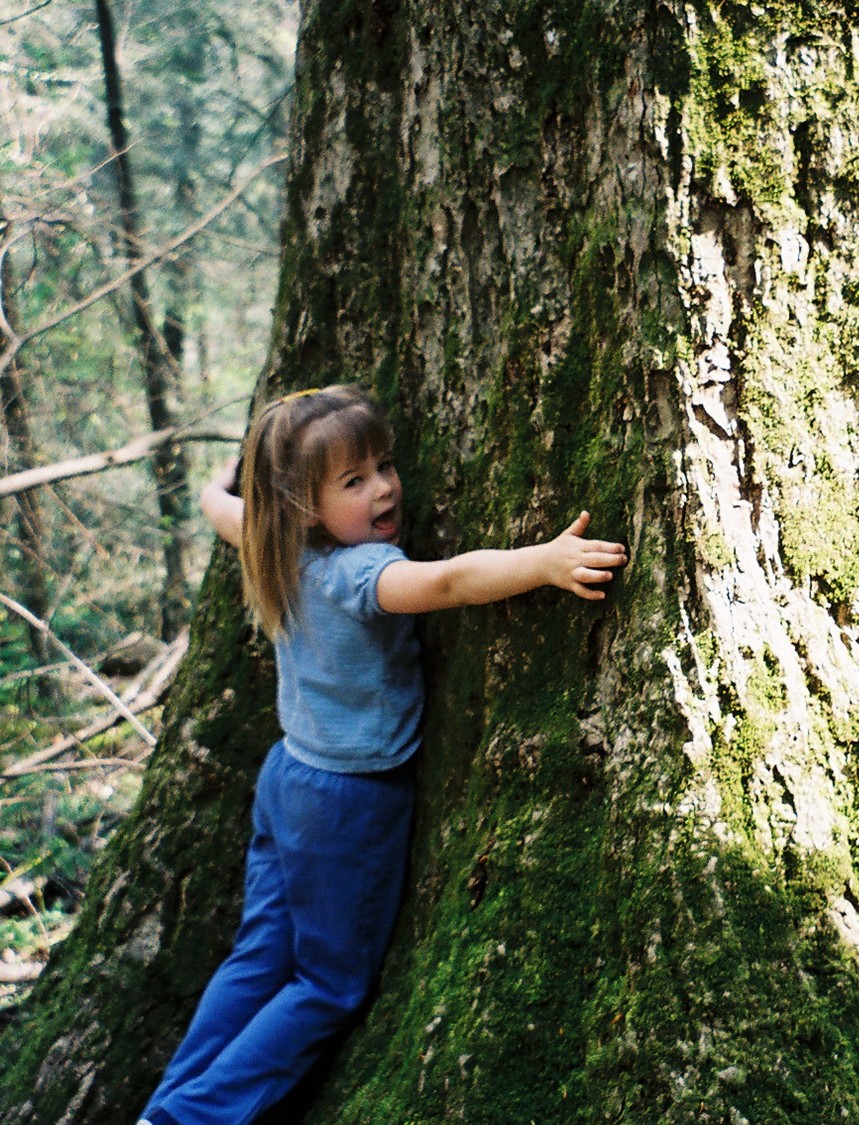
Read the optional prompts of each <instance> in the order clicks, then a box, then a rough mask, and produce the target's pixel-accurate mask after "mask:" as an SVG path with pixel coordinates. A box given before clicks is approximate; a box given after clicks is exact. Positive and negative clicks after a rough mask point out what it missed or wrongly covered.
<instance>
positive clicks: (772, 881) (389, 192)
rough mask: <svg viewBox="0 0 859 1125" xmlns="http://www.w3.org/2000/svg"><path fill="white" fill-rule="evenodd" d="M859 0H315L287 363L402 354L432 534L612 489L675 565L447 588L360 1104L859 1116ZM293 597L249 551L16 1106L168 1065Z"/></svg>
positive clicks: (321, 1113)
mask: <svg viewBox="0 0 859 1125" xmlns="http://www.w3.org/2000/svg"><path fill="white" fill-rule="evenodd" d="M854 17H855V11H854V10H853V5H852V4H847V3H839V2H838V0H834V2H827V3H823V2H820V3H817V2H815V0H780V2H779V3H774V4H769V5H766V6H763V5H760V6H758V5H754V4H748V3H743V2H739V0H738V2H730V0H687V2H684V3H681V2H679V0H670V2H666V3H659V2H656V0H652V2H651V0H617V2H611V0H602V2H600V3H587V2H586V3H582V4H579V5H569V4H560V3H557V4H556V3H552V2H551V0H549V2H542V3H539V4H538V3H536V2H534V0H527V2H526V0H505V2H504V3H501V0H481V2H480V3H477V2H475V0H468V2H466V0H448V2H446V3H444V4H443V5H441V6H439V5H438V4H430V3H428V2H427V0H412V2H411V3H408V4H405V3H403V4H401V3H397V0H312V2H308V3H307V5H306V6H305V10H304V14H303V28H302V36H301V41H300V58H299V77H298V86H297V93H296V108H295V119H294V122H293V130H294V132H293V143H294V160H293V166H292V169H291V173H290V182H289V193H288V209H287V215H286V222H285V227H284V268H283V278H282V287H281V292H280V297H279V301H278V308H277V313H276V323H275V333H274V338H273V346H272V352H271V362H270V365H269V367H268V369H267V371H266V373H265V375H264V377H263V379H262V380H261V383H260V387H259V389H258V391H259V394H258V398H260V399H261V398H263V397H267V396H269V395H270V394H273V393H274V392H276V391H277V390H280V388H282V387H283V386H285V385H290V384H292V383H293V382H294V381H306V380H310V381H312V382H314V383H322V382H325V381H328V380H331V379H339V378H344V379H348V378H353V377H358V376H360V377H364V378H369V379H370V380H371V381H372V383H373V385H374V386H375V388H376V391H377V393H378V394H379V395H380V397H381V398H382V399H383V400H384V401H385V403H386V404H387V405H388V407H389V408H390V410H391V413H392V416H393V418H394V420H395V422H396V425H397V429H398V432H399V434H400V438H401V446H400V460H401V463H402V465H403V469H404V475H405V477H406V484H407V489H408V492H409V494H410V499H411V505H412V511H413V520H412V524H411V527H410V528H409V545H410V547H411V548H412V550H413V552H414V553H415V554H416V555H417V556H437V555H438V554H440V553H445V552H449V551H455V550H459V549H463V548H468V547H473V546H477V545H483V544H489V543H491V544H495V545H505V544H511V545H512V544H516V543H520V542H524V541H529V540H531V539H533V538H534V537H538V536H543V535H550V534H553V533H555V532H556V531H558V530H559V529H560V528H562V527H563V526H564V525H565V523H566V522H568V521H569V519H570V518H571V516H573V515H574V514H575V513H576V512H577V511H578V509H579V508H580V507H583V506H587V507H588V508H590V510H591V512H592V513H593V517H594V527H595V530H596V531H598V532H599V533H600V534H606V535H610V536H618V535H622V534H625V535H627V536H628V539H629V544H630V549H631V558H632V562H631V566H630V568H629V570H628V572H627V573H626V575H625V576H624V577H623V579H622V580H620V581H619V582H618V583H617V584H616V585H617V589H616V590H615V591H614V592H613V593H612V596H611V597H610V599H609V600H608V602H607V603H606V604H605V605H604V606H600V607H597V608H594V607H591V606H587V605H582V604H579V603H574V601H573V600H572V599H571V598H570V597H567V596H564V595H561V594H559V593H556V592H552V591H543V592H538V593H536V594H534V595H532V596H529V597H527V598H522V599H518V600H516V601H515V602H511V603H510V604H508V605H502V606H497V607H490V608H484V609H479V610H469V611H463V612H461V613H457V614H448V615H445V616H443V617H441V618H440V619H438V620H432V621H429V622H428V623H427V624H426V630H425V631H426V640H427V649H428V654H429V659H428V664H429V672H430V675H429V682H430V706H429V713H428V724H427V750H426V755H425V758H424V761H423V769H422V772H423V787H422V793H423V797H422V803H421V810H420V816H419V823H418V830H417V838H416V844H415V853H414V871H413V874H414V879H413V883H414V889H413V891H412V892H411V894H410V896H409V899H408V902H407V904H406V908H405V910H404V914H403V918H402V921H401V924H400V927H399V931H398V935H397V938H396V941H395V944H394V947H393V949H392V952H391V955H390V958H389V961H388V965H387V968H386V972H385V976H384V979H383V982H382V988H381V991H380V995H379V997H378V998H377V1000H376V1002H375V1004H374V1005H373V1007H372V1009H371V1011H370V1012H369V1014H368V1017H367V1020H366V1023H365V1024H364V1025H363V1026H362V1027H361V1028H360V1029H359V1030H357V1031H356V1032H355V1033H354V1034H353V1035H352V1036H351V1038H350V1040H349V1042H348V1043H347V1044H346V1046H345V1048H344V1050H343V1052H342V1053H341V1055H340V1057H339V1059H338V1062H337V1065H336V1067H335V1069H334V1071H333V1073H332V1074H331V1075H330V1076H329V1079H328V1081H327V1083H326V1084H325V1086H324V1088H323V1089H322V1091H321V1093H320V1094H319V1096H318V1098H317V1099H316V1102H315V1104H314V1107H313V1108H312V1109H311V1111H310V1113H309V1120H310V1121H312V1122H313V1123H314V1125H322V1123H324V1122H335V1121H336V1122H338V1123H346V1122H349V1123H357V1122H363V1123H372V1125H378V1123H382V1122H385V1123H391V1122H406V1121H413V1122H421V1123H423V1122H431V1121H453V1120H464V1121H468V1122H475V1123H476V1122H492V1123H493V1125H501V1123H508V1122H509V1123H511V1125H514V1123H515V1125H519V1123H522V1122H527V1121H535V1122H541V1123H548V1122H568V1121H569V1122H578V1123H580V1125H596V1123H597V1122H604V1121H613V1122H623V1123H627V1125H648V1123H654V1125H655V1123H657V1122H659V1123H674V1122H720V1123H721V1122H735V1123H741V1122H744V1121H746V1122H751V1123H764V1122H766V1123H767V1125H772V1123H776V1122H791V1123H803V1125H805V1123H808V1125H811V1123H812V1122H814V1123H820V1122H830V1121H832V1122H835V1121H841V1120H854V1119H859V1099H857V1094H856V1090H857V1067H856V1057H857V1050H859V988H857V984H859V980H857V967H856V953H857V949H859V915H857V910H856V896H857V895H859V882H857V875H856V873H855V871H854V865H855V859H856V846H857V777H856V770H855V762H854V759H853V756H852V753H851V751H852V750H853V749H854V748H855V745H856V740H857V713H856V704H855V701H856V699H857V698H859V673H858V672H857V661H856V655H857V630H856V617H855V614H856V606H857V567H859V563H857V558H859V554H857V550H856V547H857V538H859V521H857V510H856V508H857V506H856V491H855V490H856V484H855V481H856V469H857V459H859V451H857V436H856V435H857V409H856V400H857V395H856V387H857V374H856V372H857V341H859V335H857V325H859V288H857V286H856V283H855V278H856V276H857V272H856V265H857V263H856V255H857V250H856V247H857V245H859V238H857V234H859V229H857V228H859V208H857V201H859V172H857V163H856V152H857V151H859V149H857V144H859V112H857V110H859V98H857V93H858V92H859V91H857V83H856V73H855V72H856V65H857V62H859V37H857V33H856V31H855V29H854ZM248 636H249V634H248V631H247V629H246V627H245V626H244V624H243V623H242V618H241V613H240V611H239V608H238V596H237V586H236V567H235V562H234V560H233V559H231V558H230V557H229V556H228V553H227V551H226V550H224V549H219V550H218V551H216V554H215V560H214V563H213V566H212V568H211V570H210V573H209V577H208V580H207V583H206V586H205V588H204V591H203V594H202V596H201V608H200V612H199V614H198V617H197V622H196V628H195V635H194V640H193V648H192V653H191V655H190V656H189V659H188V662H187V667H186V672H185V675H184V678H183V680H182V682H181V685H180V686H179V688H178V690H177V691H176V692H175V694H174V697H173V701H172V704H171V707H170V715H169V721H168V723H167V730H166V733H165V735H164V738H163V741H162V749H161V752H160V754H159V755H158V757H157V759H156V760H155V762H154V763H153V765H152V767H151V770H150V772H149V775H148V778H147V781H146V785H145V788H144V792H143V796H142V798H141V801H140V804H139V806H138V808H137V810H136V812H135V814H134V816H133V817H132V818H131V821H130V822H129V823H128V824H127V826H126V827H125V828H124V829H123V831H122V832H121V833H120V834H119V836H118V838H117V839H116V841H115V843H114V844H113V846H112V847H111V849H110V853H109V855H108V856H107V857H106V859H105V862H104V863H103V865H102V867H101V870H100V872H99V874H98V875H97V876H96V878H95V886H94V889H92V890H91V891H90V894H89V899H88V906H87V910H86V913H85V915H84V918H83V919H82V921H81V923H80V925H79V927H78V929H77V931H76V933H75V934H74V935H73V936H72V938H70V939H69V941H68V942H67V944H66V946H65V947H64V949H63V951H62V954H61V956H60V957H58V958H57V965H56V968H52V969H51V970H50V973H49V975H48V976H47V978H46V979H45V980H44V982H43V983H42V984H41V985H40V987H39V989H38V991H37V993H36V995H35V996H34V999H33V1001H32V1003H31V1005H30V1008H29V1016H28V1020H29V1022H27V1023H24V1024H23V1025H22V1026H21V1027H20V1028H17V1029H13V1031H12V1032H11V1033H10V1034H11V1035H12V1036H14V1038H15V1041H16V1042H18V1043H20V1044H24V1046H23V1047H22V1049H21V1052H20V1058H19V1060H18V1063H17V1066H16V1068H15V1069H14V1071H13V1072H12V1073H11V1075H10V1077H9V1078H8V1079H7V1082H6V1090H7V1091H9V1092H11V1095H10V1094H9V1093H7V1102H9V1103H10V1105H9V1108H7V1110H6V1112H5V1114H4V1121H7V1120H8V1121H10V1122H24V1121H34V1122H44V1123H45V1125H47V1123H49V1122H50V1123H54V1122H58V1121H60V1120H62V1121H63V1122H66V1121H68V1122H72V1121H73V1122H88V1123H89V1122H93V1123H95V1122H106V1121H112V1122H115V1121H116V1120H117V1113H120V1112H124V1110H125V1107H131V1106H133V1105H136V1104H139V1103H140V1102H141V1101H142V1100H143V1098H144V1097H145V1095H146V1093H147V1091H148V1088H149V1086H150V1085H151V1083H152V1081H153V1078H154V1077H155V1074H154V1072H155V1071H156V1070H157V1066H158V1064H160V1061H161V1060H163V1059H164V1058H165V1057H166V1055H167V1054H168V1053H169V1051H170V1049H171V1048H172V1046H173V1044H174V1043H175V1041H176V1038H177V1037H178V1035H179V1034H180V1032H181V1027H182V1025H183V1023H184V1021H185V1019H186V1018H187V1015H188V1011H189V1009H190V1007H191V1006H192V1004H193V1001H194V998H195V996H196V995H197V993H198V991H199V989H200V988H201V987H202V984H203V983H204V981H205V978H206V977H207V975H208V973H209V972H210V971H211V968H212V967H213V965H214V963H215V962H216V961H217V959H218V958H219V957H220V956H221V955H222V954H223V952H224V950H225V949H226V948H227V945H228V942H229V937H230V932H231V928H232V926H233V924H234V921H235V916H236V909H237V905H236V903H237V897H238V884H239V878H240V875H239V870H240V858H241V857H240V848H239V846H238V844H237V841H238V840H239V839H241V836H242V831H243V825H244V823H245V814H244V810H245V809H246V804H247V795H248V790H249V786H250V784H251V779H252V776H253V773H254V771H255V769H256V767H257V765H258V762H259V759H260V756H261V753H262V752H263V749H264V746H263V743H264V742H265V734H266V732H267V731H273V727H274V723H273V719H272V715H271V705H270V699H271V681H270V666H269V662H268V659H267V657H266V656H265V654H264V653H259V652H257V651H256V650H255V649H254V648H253V646H251V647H250V648H249V647H248V645H247V644H246V642H247V640H248ZM7 1038H8V1037H7ZM7 1050H9V1048H7ZM16 1091H17V1092H16ZM12 1103H14V1104H12ZM128 1120H133V1109H131V1108H129V1110H128Z"/></svg>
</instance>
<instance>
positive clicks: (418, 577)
mask: <svg viewBox="0 0 859 1125" xmlns="http://www.w3.org/2000/svg"><path fill="white" fill-rule="evenodd" d="M589 523H590V516H589V514H588V513H587V512H582V513H581V515H580V516H579V517H578V519H576V520H574V522H573V523H572V524H570V526H569V527H568V528H567V530H566V531H565V532H563V534H561V535H559V536H558V537H557V539H552V540H550V541H549V542H548V543H539V544H535V545H534V546H532V547H518V548H516V549H514V550H509V551H468V552H467V553H466V554H464V555H456V556H455V557H454V558H452V559H444V560H442V561H441V562H411V561H406V560H404V561H402V562H393V563H391V564H390V566H386V567H385V569H384V570H383V571H382V573H381V574H380V576H379V582H378V586H377V588H376V594H377V597H378V599H379V605H380V606H381V607H382V609H384V610H386V611H387V612H388V613H428V612H429V611H430V610H434V609H450V608H452V607H453V606H461V605H482V604H484V603H486V602H496V601H501V600H502V599H503V598H509V597H512V596H513V595H514V594H524V593H525V592H526V591H528V590H534V589H536V588H537V587H538V586H557V587H559V588H560V589H562V590H571V591H572V592H573V593H574V594H578V596H579V597H580V598H585V599H587V600H588V601H599V600H600V599H602V598H604V597H605V592H604V591H603V590H599V589H594V586H595V585H600V584H603V583H606V582H610V581H611V579H612V577H613V574H612V568H614V567H618V566H624V565H625V564H626V561H627V556H626V548H625V547H624V546H623V544H622V543H606V542H603V541H602V540H598V539H583V538H582V536H583V535H584V532H585V530H586V528H587V526H588V524H589Z"/></svg>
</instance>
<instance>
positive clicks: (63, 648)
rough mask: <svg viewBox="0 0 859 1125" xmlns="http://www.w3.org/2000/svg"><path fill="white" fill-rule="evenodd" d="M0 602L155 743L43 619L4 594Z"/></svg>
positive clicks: (102, 681)
mask: <svg viewBox="0 0 859 1125" xmlns="http://www.w3.org/2000/svg"><path fill="white" fill-rule="evenodd" d="M0 604H2V605H5V606H6V608H7V609H9V610H11V611H12V612H13V613H16V614H17V615H18V616H19V617H22V618H23V619H24V620H25V621H26V622H27V623H28V624H29V625H31V626H32V627H33V628H34V629H38V630H39V632H41V633H44V634H45V636H47V637H48V638H49V639H50V640H51V641H52V642H53V644H54V645H56V647H57V648H58V649H59V650H60V652H62V653H63V655H64V656H65V657H66V658H67V659H68V660H71V662H72V663H73V664H74V666H75V667H76V668H78V669H79V670H80V671H81V672H83V674H84V676H85V677H86V678H87V679H88V680H89V682H90V683H91V684H92V685H93V687H95V688H97V689H98V690H99V691H100V692H101V694H102V695H103V696H104V697H105V699H107V700H109V701H110V703H111V704H112V705H113V706H114V707H115V708H116V710H117V711H118V712H119V713H120V714H121V715H122V716H123V718H125V719H127V720H128V722H130V723H131V725H132V726H133V727H134V729H135V730H136V731H137V733H138V734H139V735H140V737H141V738H142V739H143V740H144V742H146V744H147V746H154V745H155V743H156V738H155V735H153V734H152V733H151V732H150V731H148V730H147V729H146V727H145V726H144V725H143V724H142V723H141V722H140V720H139V719H138V718H137V716H136V715H135V714H134V713H133V712H132V711H130V710H129V709H128V707H127V706H126V705H125V704H124V703H123V702H122V700H121V699H120V698H119V696H118V695H117V694H116V693H115V692H114V691H113V689H112V688H111V687H110V686H109V685H108V684H106V683H105V682H104V680H103V679H102V678H101V677H100V676H97V675H96V674H95V672H93V670H92V668H90V667H89V665H88V664H85V663H84V662H83V660H81V658H80V657H79V656H76V655H75V653H73V652H72V650H71V649H70V648H69V647H68V645H65V644H63V642H62V641H61V640H60V638H59V637H58V636H57V635H56V633H54V632H53V631H52V630H51V628H50V627H49V626H48V625H47V624H46V623H45V622H44V621H42V620H41V619H40V618H38V617H36V616H35V614H33V613H30V611H29V610H28V609H26V608H25V607H24V606H22V605H21V604H20V603H19V602H16V601H15V600H14V599H13V598H10V597H8V596H7V595H6V594H0Z"/></svg>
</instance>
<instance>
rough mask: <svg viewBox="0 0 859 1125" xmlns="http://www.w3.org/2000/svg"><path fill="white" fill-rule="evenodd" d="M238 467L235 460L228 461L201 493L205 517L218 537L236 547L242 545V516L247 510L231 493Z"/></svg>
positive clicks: (201, 503)
mask: <svg viewBox="0 0 859 1125" xmlns="http://www.w3.org/2000/svg"><path fill="white" fill-rule="evenodd" d="M237 466H238V461H237V460H236V459H235V458H233V459H231V460H230V461H228V462H227V463H226V465H224V467H223V469H221V471H220V472H219V473H218V475H217V476H216V477H215V478H214V479H213V480H210V481H209V483H208V484H207V485H204V486H203V489H202V491H201V492H200V507H201V508H202V509H203V515H204V516H205V517H206V519H207V520H208V521H209V523H210V524H211V525H212V527H213V528H214V529H215V531H217V533H218V535H220V537H221V538H222V539H226V541H227V542H228V543H231V544H232V545H233V546H234V547H240V546H241V545H242V515H243V513H244V510H245V505H244V501H243V500H242V499H241V497H239V496H233V494H232V493H231V492H230V489H231V488H232V487H233V485H234V484H235V481H236V468H237Z"/></svg>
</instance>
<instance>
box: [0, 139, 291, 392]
mask: <svg viewBox="0 0 859 1125" xmlns="http://www.w3.org/2000/svg"><path fill="white" fill-rule="evenodd" d="M286 159H287V155H286V153H282V152H281V153H278V154H276V155H275V156H272V157H269V159H268V160H264V161H263V162H262V164H260V165H258V166H257V167H256V168H255V169H254V170H253V172H251V174H250V175H249V176H248V177H247V178H246V179H244V180H242V182H241V183H240V184H238V185H237V186H236V187H234V188H233V190H232V191H230V192H228V193H227V194H226V195H225V196H224V197H223V199H221V200H220V202H218V203H217V204H215V206H214V207H212V208H211V209H210V210H209V211H207V212H206V214H205V215H202V216H201V217H200V218H199V219H198V220H197V222H195V223H192V224H191V225H190V226H189V227H186V229H185V230H184V231H183V232H182V233H181V234H178V235H176V237H175V238H171V239H170V240H169V241H168V242H166V243H164V245H163V246H160V247H159V248H158V249H157V250H153V251H152V252H151V253H149V254H147V255H146V257H144V258H140V259H138V260H137V261H136V262H135V263H134V265H133V266H130V267H129V268H128V269H127V270H124V271H123V272H122V273H121V274H119V275H118V276H117V277H115V278H114V279H113V280H112V281H108V282H105V284H104V285H100V286H99V287H98V288H97V289H94V290H93V291H92V293H90V294H89V295H88V296H86V297H84V298H83V299H82V300H80V301H78V302H77V303H76V304H74V305H70V306H69V307H68V308H67V309H65V310H64V311H62V312H59V313H57V314H56V315H54V316H52V317H49V318H48V319H47V320H46V321H44V322H43V323H42V324H37V325H36V327H35V328H31V329H30V330H29V331H27V332H24V333H22V334H21V335H20V336H15V335H13V336H11V337H10V339H9V341H8V344H7V347H6V348H5V349H4V350H3V352H2V353H0V371H4V370H5V369H6V367H7V366H8V365H9V364H10V363H11V362H12V360H13V359H14V358H15V356H16V355H17V354H18V352H19V351H20V350H21V348H23V347H24V346H25V345H26V344H29V343H30V342H31V341H32V340H35V339H37V338H38V337H39V336H43V335H44V334H45V333H46V332H50V331H51V329H53V328H56V327H57V326H58V325H60V324H63V323H64V322H65V321H67V320H71V318H72V317H75V316H77V315H78V314H79V313H82V312H83V311H84V310H85V309H88V308H89V307H90V306H91V305H94V304H96V302H98V301H100V300H102V298H104V297H107V296H108V295H109V294H111V293H115V292H116V290H117V289H120V288H121V287H122V286H123V285H125V283H126V282H127V281H130V280H131V278H132V277H136V276H137V274H139V273H140V272H141V271H142V270H145V269H148V268H149V266H152V265H154V264H155V263H156V262H160V261H162V260H163V259H164V258H169V257H170V255H171V254H173V253H174V252H175V251H176V250H178V249H179V247H180V246H184V245H185V243H186V242H190V241H191V239H192V238H194V237H196V235H198V234H200V232H201V231H203V230H205V228H206V227H207V226H208V225H209V224H210V223H211V222H213V221H214V220H215V219H216V218H217V217H218V216H219V215H222V214H223V213H224V211H226V210H227V208H228V207H229V206H230V205H231V204H232V203H234V202H235V201H236V200H237V199H238V198H240V196H241V195H242V194H243V192H244V191H245V190H246V189H247V188H248V186H249V185H250V184H251V182H252V181H253V180H255V179H256V177H257V176H259V175H260V173H262V172H264V171H266V169H268V168H271V167H272V166H273V165H275V164H281V163H283V161H284V160H286Z"/></svg>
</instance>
